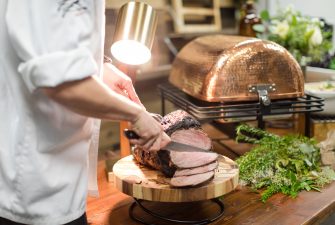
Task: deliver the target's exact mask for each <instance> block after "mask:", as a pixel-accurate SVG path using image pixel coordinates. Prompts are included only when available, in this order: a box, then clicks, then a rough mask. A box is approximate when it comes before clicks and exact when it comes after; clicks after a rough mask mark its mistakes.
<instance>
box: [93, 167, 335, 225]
mask: <svg viewBox="0 0 335 225" xmlns="http://www.w3.org/2000/svg"><path fill="white" fill-rule="evenodd" d="M104 165H105V164H104V161H101V162H100V163H99V190H100V198H89V199H88V202H87V216H88V221H89V224H91V225H137V224H139V223H136V222H134V221H133V220H132V219H130V218H129V216H128V208H129V206H130V204H131V203H132V202H133V200H132V198H131V197H129V196H127V195H124V194H122V193H121V192H119V191H117V190H116V189H115V188H114V187H113V183H108V182H107V178H106V175H105V168H104ZM259 198H260V196H259V194H257V193H254V192H252V191H250V190H249V189H248V188H239V189H238V190H235V191H234V192H232V193H229V194H228V195H226V196H224V198H223V202H224V205H225V214H224V216H222V217H221V218H220V219H219V220H218V221H216V222H214V223H212V224H213V225H214V224H216V225H219V224H220V225H221V224H222V225H316V224H320V223H321V222H322V221H324V220H325V219H326V218H327V217H329V216H330V215H331V214H333V213H334V212H335V183H332V184H331V185H329V186H327V187H325V188H324V189H322V192H314V191H311V192H301V193H300V194H299V195H298V197H297V198H296V199H291V198H289V197H287V196H284V195H281V194H277V195H275V196H273V197H272V198H270V199H269V200H268V201H267V203H262V202H261V201H260V200H259ZM146 206H148V207H150V208H151V209H155V210H156V211H158V212H161V213H162V214H165V215H170V216H171V217H173V218H176V217H177V216H178V218H188V219H201V217H204V216H210V215H213V214H215V212H216V211H217V206H215V205H213V203H211V202H209V201H208V202H200V203H187V204H184V203H182V204H180V203H179V204H178V205H176V204H170V203H155V202H148V204H146ZM195 212H196V213H195ZM135 213H136V215H140V216H141V217H143V218H145V219H148V221H150V222H151V223H154V222H157V221H156V220H154V219H151V218H150V217H148V216H146V215H145V213H142V212H141V211H140V210H136V211H135ZM175 214H177V215H175ZM196 216H198V217H196ZM161 224H167V223H161ZM170 224H171V223H170ZM334 224H335V223H334Z"/></svg>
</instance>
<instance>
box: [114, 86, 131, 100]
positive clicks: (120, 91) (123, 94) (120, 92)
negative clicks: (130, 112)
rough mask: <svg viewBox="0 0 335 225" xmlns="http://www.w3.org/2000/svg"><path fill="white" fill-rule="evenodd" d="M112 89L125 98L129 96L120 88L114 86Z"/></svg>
mask: <svg viewBox="0 0 335 225" xmlns="http://www.w3.org/2000/svg"><path fill="white" fill-rule="evenodd" d="M114 91H115V92H116V93H118V94H120V95H122V96H124V97H126V98H129V97H128V94H127V93H126V92H124V91H123V90H121V89H116V88H115V89H114Z"/></svg>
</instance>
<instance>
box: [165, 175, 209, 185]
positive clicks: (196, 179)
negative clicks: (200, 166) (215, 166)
mask: <svg viewBox="0 0 335 225" xmlns="http://www.w3.org/2000/svg"><path fill="white" fill-rule="evenodd" d="M213 177H214V171H210V172H207V173H200V174H195V175H191V176H181V177H173V178H171V181H170V185H171V186H174V187H186V186H195V185H198V184H201V183H204V182H206V181H208V180H210V179H212V178H213Z"/></svg>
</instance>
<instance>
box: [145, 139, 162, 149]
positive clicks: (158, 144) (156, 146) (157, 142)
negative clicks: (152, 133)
mask: <svg viewBox="0 0 335 225" xmlns="http://www.w3.org/2000/svg"><path fill="white" fill-rule="evenodd" d="M161 140H162V137H161V136H158V137H157V138H156V140H155V141H154V142H153V143H152V145H151V146H149V148H148V150H149V151H158V150H159V149H161Z"/></svg>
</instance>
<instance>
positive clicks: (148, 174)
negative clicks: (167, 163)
mask: <svg viewBox="0 0 335 225" xmlns="http://www.w3.org/2000/svg"><path fill="white" fill-rule="evenodd" d="M218 162H219V166H218V168H217V169H216V170H215V175H214V179H212V180H211V181H209V182H207V183H204V184H202V185H200V186H195V187H185V188H174V187H171V186H170V185H169V183H168V182H169V178H166V177H165V176H164V175H163V174H162V173H161V172H160V171H157V170H153V169H150V168H148V167H145V166H143V165H140V164H139V163H137V162H136V161H135V160H134V159H133V156H131V155H130V156H127V157H124V158H122V159H120V160H119V161H117V162H116V163H115V165H114V167H113V173H114V184H115V186H116V188H117V189H118V190H120V191H121V192H123V193H125V194H127V195H130V196H133V197H134V198H137V199H143V200H149V201H159V202H191V201H201V200H207V199H212V198H216V197H219V196H222V195H224V194H227V193H228V192H231V191H232V190H234V189H235V188H236V186H237V184H238V173H239V170H238V166H237V164H236V163H235V162H234V161H233V160H231V159H229V158H227V157H225V156H222V155H220V156H219V158H218Z"/></svg>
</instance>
